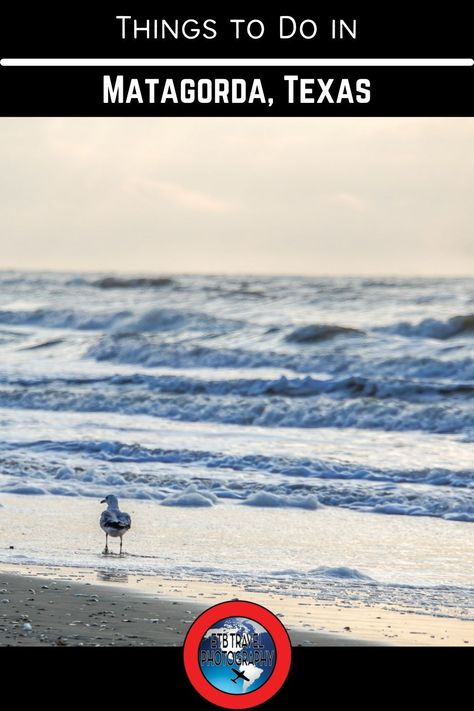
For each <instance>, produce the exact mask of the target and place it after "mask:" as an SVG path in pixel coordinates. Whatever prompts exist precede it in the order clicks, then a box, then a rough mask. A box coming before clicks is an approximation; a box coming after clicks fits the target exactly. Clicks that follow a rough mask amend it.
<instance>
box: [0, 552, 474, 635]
mask: <svg viewBox="0 0 474 711" xmlns="http://www.w3.org/2000/svg"><path fill="white" fill-rule="evenodd" d="M20 570H21V568H19V567H16V566H2V571H1V572H0V645H1V646H61V647H62V646H180V645H182V643H183V641H184V637H185V635H186V632H187V630H188V629H189V626H190V625H191V623H192V622H193V620H194V619H195V618H196V617H197V616H198V615H199V614H200V613H201V612H202V611H203V610H204V609H206V608H207V607H209V606H210V605H212V604H216V603H218V602H223V601H224V600H230V599H233V598H238V599H246V600H252V601H254V602H258V603H260V604H262V605H265V606H266V607H268V608H269V609H271V610H272V611H273V612H275V613H276V614H278V616H279V617H281V618H282V621H283V622H284V624H285V626H287V629H288V632H289V634H290V638H291V641H292V644H293V646H354V645H355V646H358V645H367V644H369V645H374V644H375V645H379V644H383V645H387V644H388V645H403V646H406V645H410V646H413V645H416V646H425V645H436V646H460V645H462V646H474V622H472V621H461V620H456V619H448V618H442V617H434V616H428V615H423V614H413V613H410V612H408V611H407V612H403V611H398V612H397V611H394V610H389V609H387V608H384V607H383V606H377V605H372V606H362V605H354V606H350V605H347V604H343V603H342V602H339V603H338V602H336V603H335V604H333V605H328V604H320V603H318V602H317V601H315V600H313V599H310V598H303V599H295V598H289V597H278V596H276V595H264V594H261V593H250V592H248V591H245V590H243V589H241V588H239V587H238V586H236V585H232V584H224V583H223V584H221V585H211V584H209V583H207V582H201V583H200V582H199V581H191V580H189V581H186V580H180V581H176V580H171V579H169V578H165V577H161V576H145V577H140V576H135V575H133V576H132V575H130V576H126V575H114V574H112V573H111V574H106V573H105V574H104V573H100V572H99V573H94V572H92V571H90V570H80V569H75V568H55V569H52V570H50V571H46V570H45V569H44V568H41V567H40V566H38V567H35V566H28V567H27V569H26V570H27V572H28V574H22V573H20ZM47 575H48V576H49V577H46V576H47ZM30 626H31V629H30Z"/></svg>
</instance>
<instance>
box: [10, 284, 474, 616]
mask: <svg viewBox="0 0 474 711" xmlns="http://www.w3.org/2000/svg"><path fill="white" fill-rule="evenodd" d="M0 354H1V356H0V423H1V439H0V505H1V506H2V508H0V562H2V561H3V562H8V563H12V562H16V561H17V562H22V563H25V562H28V563H31V564H34V563H40V564H44V565H53V564H61V565H76V564H80V565H83V566H91V567H94V566H97V565H98V553H99V552H100V549H101V546H102V545H103V541H102V534H101V532H100V530H99V529H98V528H97V530H96V529H95V528H94V529H93V535H94V536H95V541H96V544H95V541H94V540H93V539H91V543H90V545H89V544H88V546H89V547H87V546H84V545H82V543H81V542H79V541H78V540H76V539H75V538H74V535H75V531H76V530H79V528H80V525H79V528H78V529H76V528H74V527H72V530H71V531H68V533H67V534H66V535H65V534H64V532H61V531H59V530H57V531H54V523H48V526H46V525H45V527H44V529H43V530H42V529H41V526H40V527H38V526H35V527H34V528H32V527H31V526H29V525H28V521H27V517H25V515H24V513H22V509H21V507H20V508H19V507H18V504H17V503H15V504H14V505H13V503H12V504H10V502H17V501H18V500H19V498H18V497H20V496H22V497H24V498H23V499H21V500H24V501H25V502H27V501H28V502H29V503H28V504H26V503H25V506H31V505H32V503H31V502H34V507H35V510H37V511H45V512H46V511H47V512H48V516H50V517H51V516H52V515H53V514H54V512H55V511H59V509H60V508H61V506H62V502H63V501H65V499H64V498H63V497H69V500H72V501H74V500H77V501H78V502H79V500H80V506H81V509H80V510H81V511H84V510H85V509H84V506H85V502H87V501H90V509H91V520H92V519H94V526H96V523H95V518H96V517H98V515H99V513H100V506H99V505H98V503H97V502H96V501H95V500H97V499H100V498H102V497H103V496H104V495H106V494H108V493H114V494H116V495H117V496H118V497H119V498H120V500H121V504H122V507H123V508H124V509H125V510H129V511H131V512H132V513H133V512H135V521H137V512H138V519H139V518H140V513H139V512H140V511H142V512H145V511H146V515H147V516H152V517H153V522H152V524H150V525H151V527H152V530H153V532H154V533H153V536H149V535H146V531H147V530H148V529H147V526H146V525H145V522H143V521H141V523H140V521H139V520H138V527H132V530H131V532H130V533H129V534H128V537H127V538H126V539H124V541H126V543H127V545H128V547H129V549H130V550H133V558H128V559H127V558H124V559H118V558H117V560H115V561H113V563H112V564H113V565H114V566H116V567H118V568H120V567H122V568H123V567H124V566H125V567H126V566H128V569H130V566H131V565H132V567H133V569H134V570H137V571H141V572H144V573H151V572H163V571H165V572H167V573H168V574H172V575H187V576H197V577H201V578H206V577H207V578H209V577H210V578H211V579H212V577H213V576H215V577H216V579H218V578H219V579H220V578H222V576H223V575H224V576H227V577H229V576H230V577H232V579H235V580H244V581H245V584H246V585H248V586H249V589H268V588H269V587H270V588H272V586H273V587H275V586H276V589H278V590H279V591H280V592H282V593H283V594H285V593H287V594H292V595H300V594H301V595H306V594H310V595H319V596H324V595H326V596H327V595H334V591H335V590H337V591H338V594H340V595H345V596H349V597H351V599H360V600H365V599H368V598H367V596H368V597H369V598H370V599H379V600H381V601H385V602H387V601H388V602H390V601H392V602H393V604H395V603H396V604H401V605H407V606H410V605H411V604H413V605H416V606H418V607H420V606H421V607H422V608H423V607H424V608H426V610H427V611H430V612H433V611H437V612H438V613H439V612H440V611H443V614H452V615H454V616H458V617H459V616H462V615H465V616H468V615H473V614H474V602H473V593H474V574H473V572H472V571H473V564H474V527H473V526H472V524H473V523H474V407H473V402H474V400H473V396H474V279H467V278H466V279H461V278H459V279H425V278H409V279H402V278H382V277H380V278H342V277H337V278H330V277H327V278H309V277H283V276H282V277H277V276H275V277H263V276H249V277H240V276H239V277H237V276H202V275H199V276H198V275H176V276H129V275H121V276H111V275H107V274H77V273H76V274H67V273H64V274H63V273H18V272H11V271H10V272H2V273H0ZM12 494H16V495H17V497H13V496H11V495H12ZM91 499H93V500H94V501H92V500H91ZM140 501H144V502H147V505H146V507H143V508H140V507H139V506H138V502H140ZM134 506H135V509H134ZM10 509H11V510H10ZM52 520H53V521H54V516H53V518H52ZM48 521H49V518H48ZM7 523H8V526H9V527H12V526H13V527H14V528H15V531H16V532H17V534H18V535H20V533H21V532H22V530H23V529H24V530H25V531H27V537H26V540H23V542H22V545H21V550H19V549H18V545H15V547H14V548H13V549H10V548H9V546H8V545H7V543H8V542H9V540H10V539H9V536H10V531H11V528H10V529H8V528H7ZM140 526H141V528H140ZM91 531H92V529H91ZM140 531H141V533H140ZM91 535H92V534H91ZM206 542H207V544H206ZM95 545H96V547H95V548H94V546H95ZM81 546H82V547H81ZM142 553H143V555H141V554H142ZM420 591H423V593H422V594H421V593H420ZM420 600H422V603H420ZM410 601H411V602H410Z"/></svg>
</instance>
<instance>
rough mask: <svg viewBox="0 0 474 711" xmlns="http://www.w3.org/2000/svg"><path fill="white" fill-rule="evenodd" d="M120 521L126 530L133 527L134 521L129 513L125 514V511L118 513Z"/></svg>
mask: <svg viewBox="0 0 474 711" xmlns="http://www.w3.org/2000/svg"><path fill="white" fill-rule="evenodd" d="M118 519H119V522H120V523H121V524H122V525H123V526H124V527H125V528H130V527H131V525H132V519H131V518H130V516H129V514H128V513H125V511H120V512H119V513H118Z"/></svg>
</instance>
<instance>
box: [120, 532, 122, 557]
mask: <svg viewBox="0 0 474 711" xmlns="http://www.w3.org/2000/svg"><path fill="white" fill-rule="evenodd" d="M120 555H122V536H120Z"/></svg>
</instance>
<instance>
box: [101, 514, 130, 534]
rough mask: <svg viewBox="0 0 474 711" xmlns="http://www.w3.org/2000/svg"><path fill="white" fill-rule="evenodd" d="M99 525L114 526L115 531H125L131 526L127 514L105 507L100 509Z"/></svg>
mask: <svg viewBox="0 0 474 711" xmlns="http://www.w3.org/2000/svg"><path fill="white" fill-rule="evenodd" d="M100 525H101V526H107V527H108V528H116V529H117V531H120V530H124V531H127V530H128V529H129V528H130V526H131V520H130V516H129V515H128V514H124V513H122V512H121V511H109V510H108V509H106V510H105V511H102V514H101V517H100Z"/></svg>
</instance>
